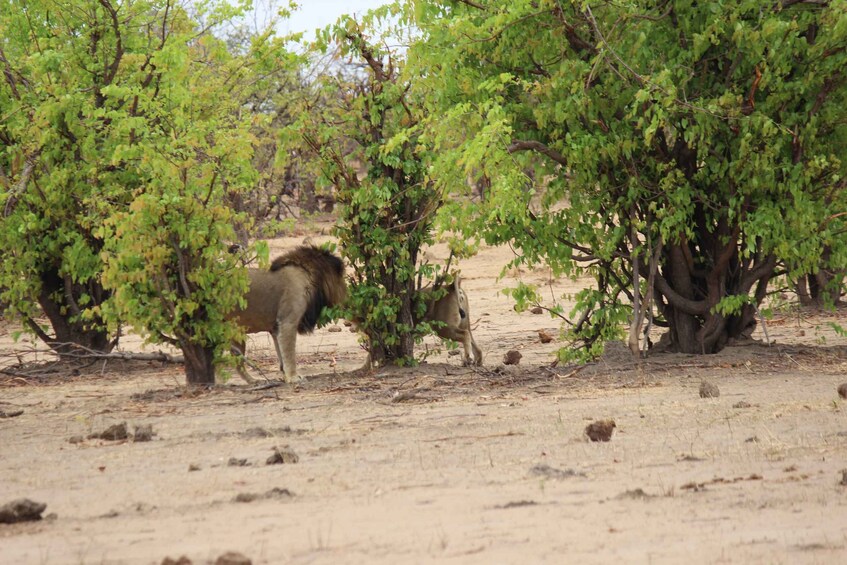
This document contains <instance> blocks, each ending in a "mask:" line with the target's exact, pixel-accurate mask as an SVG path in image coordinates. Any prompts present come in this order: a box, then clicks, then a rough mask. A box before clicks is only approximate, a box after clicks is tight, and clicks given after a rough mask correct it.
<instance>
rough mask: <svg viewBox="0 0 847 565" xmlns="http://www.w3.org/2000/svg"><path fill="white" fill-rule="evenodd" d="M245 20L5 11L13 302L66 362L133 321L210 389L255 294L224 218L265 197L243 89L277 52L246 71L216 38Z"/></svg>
mask: <svg viewBox="0 0 847 565" xmlns="http://www.w3.org/2000/svg"><path fill="white" fill-rule="evenodd" d="M240 10H241V9H240V8H232V7H230V6H229V5H228V4H226V3H225V2H204V3H202V4H198V5H196V6H195V12H194V13H193V14H192V15H191V16H189V14H188V13H187V12H186V11H185V10H184V9H183V8H181V7H180V6H178V5H177V4H176V3H174V2H173V1H172V0H149V1H145V0H130V1H127V2H122V3H120V4H117V3H113V2H111V1H110V0H100V1H99V2H89V1H85V0H71V1H69V2H67V3H65V4H63V5H62V6H61V9H57V5H56V4H55V3H51V2H40V1H37V0H36V1H28V2H25V3H23V2H18V1H16V0H8V1H6V2H5V3H4V5H3V9H2V11H0V18H2V20H0V24H2V26H1V27H2V29H3V30H4V33H3V36H2V40H0V41H2V43H0V47H2V50H0V57H2V60H0V65H2V68H3V79H4V82H3V83H2V88H0V114H2V115H3V116H4V120H3V122H2V124H0V140H2V143H3V145H2V153H0V171H2V177H0V178H1V179H2V183H3V193H2V200H0V205H2V207H3V210H4V215H3V218H2V224H0V242H2V246H3V249H5V250H8V255H7V260H6V261H4V262H3V263H2V265H0V286H2V287H5V288H6V291H4V293H3V297H4V298H6V299H9V301H10V303H11V305H12V308H13V309H14V310H15V311H16V312H17V313H18V314H20V315H22V316H23V317H24V319H25V320H26V321H27V322H28V323H29V324H30V326H31V327H32V328H33V330H34V331H36V332H37V333H38V334H39V335H40V336H41V337H42V339H44V340H45V341H47V342H48V343H50V344H52V345H53V346H54V348H56V349H57V350H59V351H60V352H61V351H63V349H62V348H63V347H66V346H67V344H69V343H71V344H78V345H82V346H85V347H87V348H91V349H97V350H108V349H109V348H110V347H111V346H112V345H113V344H114V340H113V339H111V336H114V335H115V333H116V328H117V324H118V322H119V320H122V321H125V322H128V323H130V324H131V325H133V326H135V327H136V328H137V329H138V330H139V331H141V332H142V333H145V334H146V335H147V336H148V337H149V339H151V340H153V341H166V342H169V343H173V344H174V345H177V346H179V347H180V348H182V350H183V352H184V354H185V357H186V365H187V375H188V380H189V382H190V383H209V382H213V379H214V372H213V363H212V362H213V360H214V359H215V358H216V355H218V356H219V354H220V353H222V352H223V351H224V349H225V348H226V344H227V343H228V342H229V339H230V338H231V337H232V336H233V335H235V334H236V333H237V329H236V328H234V327H232V326H231V325H229V324H227V323H224V321H223V318H224V314H225V313H226V312H228V311H230V310H231V309H232V308H233V307H234V306H235V304H236V303H237V301H238V300H240V296H242V295H243V291H244V289H245V287H246V273H245V272H244V271H243V269H238V270H236V269H235V268H234V262H235V258H234V257H230V256H228V255H227V254H226V243H227V242H228V241H231V240H232V239H233V237H234V235H233V233H232V227H231V225H232V224H233V223H238V222H240V221H242V220H243V218H238V217H236V216H234V215H233V214H232V212H231V211H230V210H229V208H228V206H227V203H228V202H229V201H231V198H232V195H237V194H238V193H241V192H243V191H244V190H245V189H246V188H247V187H249V186H250V185H251V184H252V183H253V182H254V181H255V171H254V170H253V168H252V167H251V166H250V159H251V156H252V141H253V140H252V137H251V136H250V135H249V131H248V127H249V125H250V121H251V119H252V116H250V115H244V116H242V115H241V112H240V108H239V100H241V99H243V97H244V92H243V87H242V84H243V83H242V82H241V81H242V79H244V78H245V75H246V74H247V73H248V72H249V71H250V69H251V68H252V67H251V65H252V64H253V63H254V62H255V60H256V57H253V56H252V55H254V54H256V53H259V52H260V48H261V47H263V46H265V45H267V41H266V42H265V43H262V42H260V41H257V42H256V43H255V49H254V50H253V51H251V57H252V58H248V57H246V56H245V57H234V56H232V55H231V54H230V53H229V52H228V51H227V49H226V45H225V43H224V42H223V41H221V40H218V39H216V38H215V37H214V36H212V35H211V33H210V30H211V29H214V28H215V27H216V26H219V25H220V23H221V22H225V21H229V20H230V19H231V18H233V17H235V16H237V15H238V14H239V13H241V12H240ZM201 21H202V24H200V23H198V22H201ZM265 38H266V39H267V38H269V36H265ZM268 56H270V55H268ZM245 82H247V83H248V84H249V81H245ZM39 306H40V308H41V309H42V310H43V311H44V313H45V314H46V315H47V316H48V319H49V320H50V323H51V325H52V326H53V335H48V334H47V333H46V332H45V331H44V330H42V329H41V328H39V327H37V326H36V325H35V323H34V322H33V318H34V316H35V315H37V313H38V307H39Z"/></svg>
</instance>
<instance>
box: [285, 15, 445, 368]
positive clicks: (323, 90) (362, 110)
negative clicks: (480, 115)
mask: <svg viewBox="0 0 847 565" xmlns="http://www.w3.org/2000/svg"><path fill="white" fill-rule="evenodd" d="M388 15H389V14H388V11H387V8H384V9H381V10H379V11H374V12H371V13H370V14H369V15H368V16H367V17H366V18H365V19H364V20H363V21H362V22H359V21H356V20H354V19H352V18H349V17H342V19H340V20H339V22H338V23H337V24H336V25H334V26H331V27H330V28H328V29H326V30H324V31H323V32H322V33H320V34H319V36H318V40H317V42H316V49H317V50H318V51H319V52H325V51H327V50H329V49H330V47H331V45H332V44H333V43H334V44H336V45H337V49H338V54H337V58H336V60H337V61H338V60H344V59H348V60H349V61H351V62H352V63H353V64H354V65H356V66H355V67H354V68H353V70H350V68H349V67H348V68H347V69H343V68H339V69H337V70H336V72H328V73H324V74H322V75H321V76H320V77H319V78H318V81H317V84H316V86H317V87H318V88H319V89H320V94H319V95H316V96H312V97H310V98H309V99H306V100H304V101H303V106H302V108H301V109H300V111H299V120H298V121H296V122H295V123H294V124H292V125H291V126H290V127H288V128H286V130H285V132H284V134H285V139H286V141H287V143H288V144H289V146H292V145H293V146H295V147H305V148H307V149H308V150H310V151H311V153H312V154H313V155H314V156H316V157H317V159H318V163H319V165H320V168H321V176H320V177H319V179H318V180H319V182H320V183H322V184H324V185H328V184H331V185H334V186H335V190H336V202H337V204H338V205H339V206H340V221H339V223H338V225H337V227H336V230H335V233H336V235H337V236H338V238H339V242H340V245H341V248H342V250H343V252H344V255H345V256H346V258H347V260H348V261H349V262H350V264H351V266H352V268H353V282H352V285H351V288H350V293H349V295H350V299H349V306H348V310H349V311H348V312H347V313H346V316H347V317H350V318H352V319H355V320H357V322H358V325H359V327H360V329H361V330H362V331H363V332H364V333H365V335H366V336H367V340H368V344H367V347H368V350H369V352H370V356H371V360H372V361H373V362H374V363H377V364H383V363H393V364H397V363H409V362H413V361H414V345H415V342H416V341H418V340H420V338H421V337H422V336H423V335H425V333H427V332H428V331H429V328H428V326H427V325H426V324H416V323H415V321H416V319H417V318H419V317H420V315H422V314H423V310H424V309H425V306H424V304H423V303H422V301H421V300H420V299H419V296H418V291H419V287H420V284H421V280H422V277H424V276H427V277H430V276H432V275H433V274H434V273H435V268H434V267H433V266H432V265H429V264H425V263H424V262H423V261H422V260H421V258H420V256H419V252H420V250H421V247H422V246H423V245H425V244H429V243H432V230H431V226H432V220H433V218H434V214H435V212H436V210H437V209H438V206H439V204H440V201H441V195H440V193H439V192H438V191H437V190H435V189H434V187H433V185H432V183H431V181H430V179H429V178H428V177H427V174H426V171H427V163H428V160H429V154H428V153H427V152H425V151H423V150H422V146H421V145H420V143H419V140H418V137H419V135H420V132H419V131H418V130H416V126H417V125H418V124H419V122H420V120H421V115H420V106H419V103H418V101H417V100H416V99H415V95H414V93H413V92H411V91H410V86H411V85H410V83H409V80H408V78H406V77H405V76H404V75H403V62H402V58H401V57H400V56H399V54H398V53H397V52H393V51H392V50H390V49H388V48H387V47H385V46H380V41H379V40H374V39H370V38H369V36H370V35H371V34H373V33H376V32H375V31H374V30H375V28H376V25H377V24H378V23H379V22H385V21H386V20H385V18H386V17H387V16H388ZM345 71H347V72H345ZM311 100H322V101H323V102H322V104H323V105H322V106H321V107H320V108H316V107H313V106H312V105H311V104H310V101H311Z"/></svg>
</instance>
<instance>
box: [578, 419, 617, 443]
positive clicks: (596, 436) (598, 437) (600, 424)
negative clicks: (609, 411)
mask: <svg viewBox="0 0 847 565" xmlns="http://www.w3.org/2000/svg"><path fill="white" fill-rule="evenodd" d="M615 427H616V426H615V421H614V420H597V421H596V422H591V423H590V424H588V426H586V427H585V435H587V436H588V439H590V440H591V441H609V440H610V439H612V432H613V431H614V429H615Z"/></svg>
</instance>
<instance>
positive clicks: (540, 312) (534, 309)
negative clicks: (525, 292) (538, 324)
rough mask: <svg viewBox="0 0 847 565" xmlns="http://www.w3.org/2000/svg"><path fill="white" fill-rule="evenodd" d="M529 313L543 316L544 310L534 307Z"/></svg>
mask: <svg viewBox="0 0 847 565" xmlns="http://www.w3.org/2000/svg"><path fill="white" fill-rule="evenodd" d="M530 312H532V313H533V314H543V313H544V308H542V307H541V306H536V307H535V308H532V309H531V310H530Z"/></svg>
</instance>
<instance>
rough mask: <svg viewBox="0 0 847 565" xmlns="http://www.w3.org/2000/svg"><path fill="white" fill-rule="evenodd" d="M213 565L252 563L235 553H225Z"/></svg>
mask: <svg viewBox="0 0 847 565" xmlns="http://www.w3.org/2000/svg"><path fill="white" fill-rule="evenodd" d="M215 565H253V562H252V561H251V560H250V558H249V557H247V556H245V555H243V554H241V553H238V552H237V551H227V552H226V553H224V554H223V555H221V556H220V557H218V558H217V560H215Z"/></svg>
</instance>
